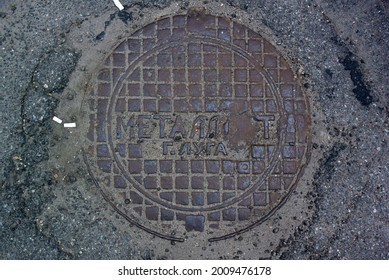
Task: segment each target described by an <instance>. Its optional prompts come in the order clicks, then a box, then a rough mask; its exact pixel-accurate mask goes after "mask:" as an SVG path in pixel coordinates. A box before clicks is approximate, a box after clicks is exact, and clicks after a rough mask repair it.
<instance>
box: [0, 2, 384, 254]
mask: <svg viewBox="0 0 389 280" xmlns="http://www.w3.org/2000/svg"><path fill="white" fill-rule="evenodd" d="M121 2H122V3H123V5H124V6H125V10H124V11H122V12H119V11H118V9H117V8H116V7H115V6H114V4H113V1H90V2H89V1H88V2H85V1H73V0H72V1H38V0H36V1H35V0H33V1H28V2H25V1H17V0H15V1H8V0H1V1H0V65H1V67H0V143H1V145H2V147H1V148H0V149H1V152H0V258H1V259H233V258H235V259H388V257H389V254H388V252H389V215H388V214H389V209H388V182H389V157H388V153H389V146H388V141H389V124H388V117H389V107H388V96H389V95H388V91H389V61H388V60H389V59H388V58H389V47H388V46H389V4H388V2H387V1H386V0H383V1H378V0H371V1H357V0H354V1H322V0H315V1H292V0H290V1H254V0H252V1H250V0H247V1H238V0H229V1H223V0H220V1H189V0H188V1H168V0H162V1H159V0H152V1H147V0H144V1H130V0H122V1H121ZM193 10H196V11H198V10H201V11H205V12H207V13H211V14H214V15H219V16H224V17H227V18H230V19H232V20H234V21H237V22H239V23H242V24H244V25H247V26H248V27H250V28H251V29H253V30H255V31H256V32H258V33H260V34H261V35H263V36H264V37H265V38H266V39H267V40H268V41H270V42H271V43H272V44H273V45H274V46H276V48H277V50H278V51H280V52H281V53H282V55H283V56H284V57H285V58H286V59H287V60H288V62H289V64H290V65H291V67H292V69H293V71H294V72H295V73H296V75H297V76H298V77H299V79H300V81H301V82H302V84H303V86H304V88H305V91H306V93H307V95H308V96H309V98H310V102H311V112H312V142H313V144H312V147H313V148H312V157H311V161H310V163H309V165H308V166H307V168H306V169H305V172H304V175H303V177H302V178H301V180H300V182H299V184H298V185H297V187H296V190H295V191H294V193H293V194H292V196H291V197H290V199H289V200H288V202H287V203H286V204H285V205H284V206H283V207H282V208H281V209H279V211H277V212H276V213H275V214H274V215H273V216H272V217H271V218H270V219H269V220H267V221H266V222H264V223H263V224H261V225H259V226H258V227H256V228H254V229H252V230H250V231H248V232H246V233H243V234H242V235H240V236H237V237H234V238H233V239H230V240H226V241H218V242H212V243H209V242H208V241H207V240H206V239H202V238H198V239H193V240H192V241H190V240H188V241H185V242H182V243H179V242H170V241H166V240H163V239H160V238H157V237H154V236H152V235H150V234H148V233H146V232H144V231H143V230H141V229H138V228H137V227H134V226H130V225H129V224H128V222H127V221H125V220H124V219H123V218H122V217H120V216H119V215H117V214H116V212H114V211H113V210H112V209H111V207H110V206H109V205H108V204H107V203H106V202H105V201H104V199H102V197H101V195H100V194H99V193H98V191H97V190H96V188H95V186H94V184H93V182H92V180H91V178H90V176H89V174H88V172H87V169H86V167H85V164H84V162H83V159H82V157H81V155H80V147H82V143H83V141H84V138H85V134H84V132H85V131H84V130H85V127H84V125H83V123H85V122H86V121H85V120H86V119H87V116H85V114H83V110H82V105H81V104H83V100H84V97H85V94H87V93H88V92H89V91H90V88H89V87H90V80H91V78H92V77H93V75H94V74H95V73H96V71H97V69H98V68H99V66H100V65H101V64H102V62H103V58H104V57H106V55H107V54H109V53H110V51H111V50H112V48H113V47H114V46H116V45H117V43H118V42H119V41H121V40H123V38H125V37H126V36H128V35H130V34H131V33H132V32H134V31H135V30H136V29H137V28H139V27H142V26H144V25H146V24H147V23H150V22H152V21H154V20H156V19H158V18H160V17H162V16H164V15H172V14H185V13H187V12H188V11H193ZM54 115H55V116H58V117H60V118H61V119H63V120H64V121H65V122H76V123H77V125H78V127H77V128H75V129H65V128H64V127H63V126H62V125H58V124H57V123H56V122H54V121H52V119H51V118H52V117H53V116H54Z"/></svg>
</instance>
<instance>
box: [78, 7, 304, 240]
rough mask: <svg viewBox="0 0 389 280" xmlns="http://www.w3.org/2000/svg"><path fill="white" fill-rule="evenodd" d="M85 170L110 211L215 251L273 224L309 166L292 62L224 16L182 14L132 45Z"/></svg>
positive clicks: (108, 92) (125, 48) (99, 82)
mask: <svg viewBox="0 0 389 280" xmlns="http://www.w3.org/2000/svg"><path fill="white" fill-rule="evenodd" d="M87 102H88V107H89V109H88V110H89V119H90V124H89V132H88V134H87V135H86V137H87V139H88V140H87V144H86V146H85V149H84V151H85V156H84V159H85V162H86V164H87V166H88V169H89V171H90V174H91V175H92V177H93V179H94V182H95V184H96V186H97V187H98V188H99V189H100V191H101V193H102V195H103V197H104V198H105V199H106V200H107V201H108V203H110V204H111V206H112V207H113V208H114V209H115V211H117V212H118V213H119V214H120V215H122V216H123V217H124V218H125V219H127V220H128V221H130V222H131V223H133V224H135V225H137V226H139V227H140V228H143V229H144V230H146V231H148V232H150V233H153V234H155V235H157V236H160V237H162V238H166V239H171V240H176V241H184V240H185V238H190V236H191V235H192V234H197V235H198V234H204V235H205V236H206V237H205V238H208V239H209V240H210V241H216V240H220V239H224V238H228V237H231V236H234V235H236V234H239V233H241V232H243V231H246V230H249V229H251V228H253V227H254V226H255V225H257V224H259V223H261V222H263V221H264V220H266V219H267V218H268V217H269V216H270V215H272V214H273V213H274V212H275V211H276V210H277V209H278V208H279V207H280V206H281V205H282V204H283V203H284V202H285V201H286V199H287V198H288V196H289V195H290V194H291V191H292V190H293V188H294V187H295V185H296V183H297V181H298V179H299V177H300V176H301V173H302V171H303V169H304V166H305V165H306V164H307V162H308V160H309V155H310V111H309V103H308V100H307V97H306V96H305V94H304V92H303V91H302V89H301V87H300V84H299V82H298V80H297V79H296V78H295V76H294V74H293V72H292V70H291V69H290V67H289V65H288V63H287V62H286V60H285V59H284V58H283V57H282V56H281V54H280V53H279V52H278V51H277V50H276V49H275V48H274V46H272V45H271V44H270V43H269V42H267V41H266V40H265V39H264V38H263V37H261V36H260V35H259V34H257V33H255V32H254V31H252V30H250V29H248V28H247V27H245V26H243V25H241V24H239V23H236V22H233V21H230V20H228V19H225V18H222V17H215V16H212V15H204V14H194V15H177V16H172V17H167V18H163V19H161V20H158V21H157V22H154V23H151V24H149V25H147V26H145V27H143V28H142V29H140V30H138V31H137V32H135V33H134V34H132V35H131V36H130V37H129V38H127V39H126V40H124V41H122V42H121V43H120V44H118V45H117V47H116V48H115V49H114V50H113V51H112V53H111V54H110V55H109V56H108V57H107V59H106V60H105V62H104V63H103V65H102V67H101V70H100V71H99V73H98V74H97V75H96V77H95V85H94V90H93V91H92V92H91V94H90V95H89V96H88V100H87Z"/></svg>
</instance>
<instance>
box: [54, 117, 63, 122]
mask: <svg viewBox="0 0 389 280" xmlns="http://www.w3.org/2000/svg"><path fill="white" fill-rule="evenodd" d="M53 121H55V122H56V123H62V120H61V119H60V118H57V117H56V116H54V117H53Z"/></svg>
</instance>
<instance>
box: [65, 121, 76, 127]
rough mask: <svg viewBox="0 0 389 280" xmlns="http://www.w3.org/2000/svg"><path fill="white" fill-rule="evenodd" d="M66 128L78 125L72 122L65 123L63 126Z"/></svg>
mask: <svg viewBox="0 0 389 280" xmlns="http://www.w3.org/2000/svg"><path fill="white" fill-rule="evenodd" d="M63 126H64V127H76V123H74V122H72V123H64V124H63Z"/></svg>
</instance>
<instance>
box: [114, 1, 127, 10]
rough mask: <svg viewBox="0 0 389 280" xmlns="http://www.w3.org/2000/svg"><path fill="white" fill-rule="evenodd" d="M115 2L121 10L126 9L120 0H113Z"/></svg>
mask: <svg viewBox="0 0 389 280" xmlns="http://www.w3.org/2000/svg"><path fill="white" fill-rule="evenodd" d="M113 2H114V3H115V5H116V7H118V9H119V10H120V11H121V10H123V9H124V7H123V5H122V3H120V1H119V0H113Z"/></svg>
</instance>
